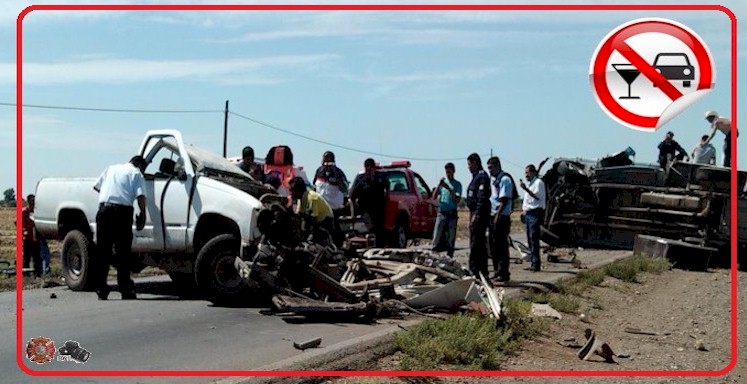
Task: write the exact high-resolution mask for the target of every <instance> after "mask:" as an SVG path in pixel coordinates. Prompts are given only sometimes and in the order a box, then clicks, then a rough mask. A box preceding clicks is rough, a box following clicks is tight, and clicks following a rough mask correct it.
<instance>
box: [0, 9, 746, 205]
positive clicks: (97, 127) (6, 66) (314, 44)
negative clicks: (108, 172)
mask: <svg viewBox="0 0 747 384" xmlns="http://www.w3.org/2000/svg"><path fill="white" fill-rule="evenodd" d="M704 2H707V1H699V2H698V3H704ZM41 3H44V2H39V3H37V4H41ZM64 3H82V2H64ZM98 3H113V2H109V1H99V2H98ZM116 3H126V1H118V2H116ZM137 3H142V4H150V3H181V4H184V3H210V2H190V1H180V2H163V1H162V2H150V1H138V2H137ZM213 3H219V2H213ZM233 3H241V2H240V1H234V2H233ZM265 3H267V4H275V3H280V2H265ZM343 3H347V2H343ZM367 3H371V2H367ZM428 3H435V2H428ZM452 3H453V2H452ZM474 3H477V2H474ZM513 3H516V2H513ZM605 3H609V2H605ZM620 3H630V2H620ZM670 3H687V2H686V1H677V2H670ZM718 3H721V4H723V5H726V6H728V7H730V8H731V9H732V11H733V12H734V13H735V14H736V15H737V17H738V18H742V19H746V18H747V6H746V5H745V4H747V3H746V2H744V1H719V2H718ZM28 4H31V2H27V1H14V0H11V1H3V2H2V3H0V44H2V47H3V49H2V50H0V102H2V103H14V102H15V101H16V100H15V85H16V84H15V18H16V16H17V15H18V13H19V12H20V11H21V10H22V9H23V8H24V7H25V6H26V5H28ZM639 17H664V18H668V19H672V20H675V21H678V22H681V23H683V24H685V25H687V26H688V27H690V28H691V29H693V30H694V31H695V32H696V33H698V34H699V35H700V37H701V38H702V39H703V40H705V42H706V44H707V45H708V47H709V49H710V51H711V53H712V54H713V56H714V59H715V64H716V71H717V78H716V87H715V89H714V90H713V91H712V92H711V93H709V94H708V95H706V96H705V97H704V98H703V99H701V100H699V101H697V102H696V103H695V104H694V105H693V106H692V107H690V108H689V109H688V110H686V111H685V112H684V113H682V114H681V115H679V116H677V117H676V118H675V119H673V120H672V121H670V122H669V123H668V124H667V125H665V126H664V127H663V128H662V129H660V130H659V131H657V132H655V133H645V132H640V131H635V130H632V129H629V128H626V127H624V126H622V125H620V124H619V123H617V122H615V121H613V120H612V119H610V118H609V117H608V116H607V115H606V114H605V112H604V111H603V110H602V109H601V108H600V107H599V106H598V105H597V102H596V100H595V98H594V95H593V93H592V89H591V87H590V84H589V76H588V68H589V62H590V60H591V57H592V55H593V53H594V51H595V49H596V47H597V45H598V44H599V42H600V40H601V39H602V38H604V37H605V36H606V35H607V33H608V32H610V31H611V30H612V29H614V28H615V27H617V26H618V25H620V24H622V23H625V22H628V21H630V20H633V19H636V18H639ZM729 27H730V25H729V19H728V18H727V17H726V15H724V14H723V13H720V12H715V11H713V12H704V11H695V12H693V11H687V12H630V11H626V12H622V11H618V12H599V11H593V12H591V11H587V12H562V13H561V12H495V11H493V12H488V11H482V12H461V11H460V12H454V11H451V12H440V11H439V12H349V11H338V12H300V11H295V12H288V11H285V12H266V11H263V12H243V11H242V12H239V11H234V12H195V11H188V12H187V11H182V12H99V11H88V12H49V11H47V12H42V11H39V12H32V13H31V14H29V15H28V16H27V17H26V19H25V21H24V43H23V44H24V47H23V48H24V103H25V104H36V105H52V106H71V107H86V108H114V109H148V110H209V111H214V112H206V113H191V114H180V113H109V112H83V111H65V110H50V109H35V108H26V109H25V110H24V116H23V117H24V137H23V139H24V144H23V145H24V171H23V176H24V178H23V189H24V191H23V193H24V195H25V194H28V193H31V192H32V191H33V189H34V186H35V184H36V182H37V181H38V180H39V179H40V178H42V177H47V176H55V177H68V176H97V175H98V174H99V173H100V172H101V170H102V169H103V168H104V167H106V166H107V165H109V164H112V163H118V162H123V161H126V160H128V159H129V157H130V156H132V155H133V154H134V153H135V152H136V151H137V149H138V146H139V144H140V141H141V139H142V137H143V134H144V133H145V132H146V131H147V130H149V129H161V128H173V129H179V130H181V131H182V133H183V135H184V137H185V140H186V141H187V142H188V143H192V144H195V145H199V146H201V147H204V148H207V149H210V150H212V151H214V152H216V153H219V154H220V153H221V152H222V140H223V137H222V135H223V113H222V112H219V111H221V110H222V109H223V107H224V103H225V101H226V100H230V110H231V111H233V112H236V113H238V114H241V115H244V116H248V117H251V118H253V119H256V120H260V121H263V122H266V123H268V124H270V125H272V126H275V127H279V128H282V129H285V130H290V131H293V132H296V133H299V134H302V135H307V136H313V137H316V138H318V139H320V140H324V141H328V142H332V143H336V144H338V145H341V146H347V147H352V148H357V149H361V150H365V151H371V152H377V153H385V154H392V155H397V156H402V157H412V158H429V159H431V158H433V159H447V158H448V159H456V160H454V163H455V164H456V165H457V178H458V179H460V180H462V182H464V183H466V182H468V181H469V178H470V176H469V175H468V172H467V168H466V161H465V160H464V159H465V158H466V156H467V155H468V154H469V153H471V152H478V153H481V154H485V153H489V152H490V150H491V148H492V150H493V151H494V153H495V154H497V155H498V156H500V157H501V159H502V160H503V163H504V168H506V169H507V170H508V171H509V172H511V173H513V174H514V175H515V176H518V175H521V174H522V173H523V170H522V169H523V166H524V165H526V164H528V163H535V164H536V163H538V162H539V161H540V160H542V159H544V158H545V157H547V156H550V157H554V156H571V157H575V156H578V157H588V158H598V157H600V156H603V155H604V154H607V153H612V152H617V151H620V150H623V149H625V148H626V147H627V146H631V147H633V148H634V149H635V150H636V152H637V153H638V155H637V157H636V159H637V160H638V161H645V162H653V161H655V158H656V154H657V151H656V145H657V144H658V142H659V141H660V140H661V138H662V136H663V133H664V132H666V131H668V130H672V131H674V132H675V139H676V140H678V141H679V142H680V143H681V144H682V145H683V146H684V147H685V148H686V149H688V150H691V149H692V147H693V146H694V145H695V144H696V143H697V140H698V138H699V137H700V136H701V135H702V134H704V133H706V132H707V130H708V126H707V123H706V122H705V121H704V120H703V113H704V112H705V111H706V110H708V109H715V110H717V111H718V112H719V113H721V114H722V115H724V116H732V115H733V114H734V113H733V111H731V109H730V105H731V101H730V92H729V91H730V82H731V81H732V79H731V77H730V70H731V67H730V60H729V58H730V56H729V55H730V52H729V44H730V40H729V39H730V30H729ZM739 27H740V28H741V29H744V27H742V25H741V24H740V25H739ZM738 50H739V56H738V66H739V71H740V72H741V73H742V75H741V76H742V77H744V76H745V75H744V73H745V71H744V70H745V69H747V68H745V57H746V56H745V55H746V54H747V47H746V46H745V41H744V39H742V40H741V41H740V42H739V46H738ZM742 83H743V84H744V81H743V82H742ZM739 92H740V94H744V85H742V86H740V87H739ZM741 104H742V105H744V104H745V103H744V102H742V103H741ZM740 112H743V110H742V111H740ZM740 115H742V116H744V114H743V113H740ZM15 136H16V135H15V109H14V108H12V107H5V106H0V145H1V146H2V147H3V150H2V151H0V161H1V162H2V163H3V164H6V166H4V167H2V168H0V187H2V189H5V188H9V187H15V175H16V172H15ZM275 144H287V145H289V146H291V148H292V149H293V150H294V153H295V155H296V162H297V163H298V164H300V165H303V166H305V167H306V168H307V169H309V172H313V169H315V168H316V166H317V165H318V164H319V161H320V158H321V154H322V153H323V152H324V151H326V150H333V151H334V152H335V153H336V154H337V160H338V165H340V167H341V168H342V169H343V170H344V171H345V172H346V173H347V174H348V176H349V177H351V178H352V176H353V175H354V174H355V172H357V171H358V170H359V169H360V168H361V165H362V163H363V160H364V159H365V158H366V157H369V155H366V154H361V153H356V152H352V151H348V150H344V149H339V148H334V147H330V146H328V145H324V144H319V143H315V142H312V141H308V140H305V139H302V138H298V137H294V136H292V135H288V134H286V133H282V132H279V131H276V130H273V129H270V128H267V127H265V126H262V125H260V124H256V123H254V122H251V121H247V120H243V119H241V118H239V117H237V116H235V115H231V116H230V117H229V136H228V152H229V155H238V154H239V153H240V151H241V148H242V147H243V146H244V145H252V146H253V147H254V148H255V150H256V151H257V153H258V154H264V153H265V152H266V151H267V149H268V148H269V147H270V146H271V145H275ZM714 144H715V145H716V147H717V150H718V153H719V163H720V162H721V158H722V152H721V151H722V145H723V137H722V136H718V137H717V138H716V139H715V140H714ZM746 156H747V155H745V154H740V155H739V157H738V158H739V162H740V164H744V163H745V160H747V157H746ZM372 157H374V158H375V159H376V160H377V161H380V162H388V161H391V159H389V158H384V157H381V156H375V155H374V156H372ZM444 163H445V161H441V160H439V161H422V160H418V161H413V165H414V168H416V170H417V171H419V172H420V173H421V174H422V175H423V176H424V178H425V179H426V181H427V182H428V183H429V184H431V185H432V184H434V183H435V181H436V180H437V178H438V177H440V176H441V175H442V170H443V164H444ZM741 168H744V166H742V167H741ZM17 192H18V190H17Z"/></svg>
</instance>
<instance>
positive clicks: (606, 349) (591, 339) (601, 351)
mask: <svg viewBox="0 0 747 384" xmlns="http://www.w3.org/2000/svg"><path fill="white" fill-rule="evenodd" d="M585 334H586V343H585V344H584V346H583V347H582V348H581V349H580V350H579V351H578V354H577V356H578V358H579V359H581V360H584V361H588V360H589V358H591V357H592V356H593V355H595V354H596V355H599V356H601V357H602V358H603V359H604V362H605V363H615V360H614V359H613V357H614V356H615V353H614V352H613V351H612V348H611V347H610V346H609V344H607V343H605V342H604V341H602V340H600V339H598V338H597V337H596V335H595V334H594V331H593V330H592V329H591V328H586V331H585Z"/></svg>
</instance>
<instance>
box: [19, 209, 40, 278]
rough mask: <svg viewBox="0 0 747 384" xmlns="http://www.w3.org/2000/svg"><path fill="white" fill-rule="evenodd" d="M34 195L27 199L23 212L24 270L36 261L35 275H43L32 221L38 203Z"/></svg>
mask: <svg viewBox="0 0 747 384" xmlns="http://www.w3.org/2000/svg"><path fill="white" fill-rule="evenodd" d="M35 200H36V197H35V196H34V195H28V196H27V197H26V202H27V205H26V206H25V207H23V210H22V211H21V220H22V225H23V268H29V267H30V264H31V260H33V261H34V275H35V276H37V277H39V276H41V275H42V263H41V249H40V248H39V239H38V238H37V236H36V227H35V226H34V221H33V220H31V214H32V213H34V205H35V203H36V201H35Z"/></svg>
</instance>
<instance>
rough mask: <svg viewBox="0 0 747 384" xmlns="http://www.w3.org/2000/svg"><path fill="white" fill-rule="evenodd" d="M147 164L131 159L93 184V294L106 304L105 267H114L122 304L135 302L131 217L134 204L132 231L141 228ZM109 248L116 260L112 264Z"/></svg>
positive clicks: (108, 168)
mask: <svg viewBox="0 0 747 384" xmlns="http://www.w3.org/2000/svg"><path fill="white" fill-rule="evenodd" d="M147 165H148V163H147V162H146V161H145V159H144V158H143V157H142V156H134V157H132V159H130V162H129V163H124V164H116V165H112V166H109V167H107V168H106V169H105V170H104V172H103V173H102V174H101V176H99V178H98V180H96V184H95V185H94V186H93V189H94V190H95V191H96V192H98V193H99V211H98V213H97V214H96V246H97V249H98V251H99V256H100V258H99V259H98V260H97V262H98V263H99V264H97V265H95V269H94V270H92V272H93V271H95V272H96V273H94V277H95V279H96V294H97V295H98V297H99V300H106V299H107V298H108V296H109V292H110V291H111V289H110V288H109V285H108V284H107V283H106V278H107V276H108V275H109V265H110V264H111V263H112V261H114V264H115V265H116V267H117V285H118V286H119V292H120V293H121V294H122V300H133V299H135V298H136V297H135V283H134V282H133V281H132V279H131V276H130V263H129V258H130V254H131V251H132V216H133V214H134V211H135V209H134V208H133V206H132V205H133V203H134V201H135V200H137V203H138V208H139V209H140V213H138V215H137V218H136V229H137V230H138V231H140V230H142V229H143V228H144V227H145V179H144V177H143V172H144V171H145V167H146V166H147ZM112 248H114V254H115V255H116V259H115V260H112Z"/></svg>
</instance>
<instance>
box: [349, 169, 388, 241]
mask: <svg viewBox="0 0 747 384" xmlns="http://www.w3.org/2000/svg"><path fill="white" fill-rule="evenodd" d="M363 168H364V171H363V173H361V174H359V175H358V176H356V177H355V180H353V185H352V186H351V187H350V216H352V217H353V219H355V215H356V214H360V215H363V214H368V217H369V218H370V219H371V225H372V226H373V233H374V235H375V236H376V246H377V247H380V246H382V245H383V244H385V241H384V240H385V236H386V234H385V233H384V218H385V211H386V197H387V194H388V193H389V182H387V181H386V179H385V178H384V176H383V175H381V173H379V172H378V171H376V162H375V161H374V159H366V161H365V162H364V163H363Z"/></svg>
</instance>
